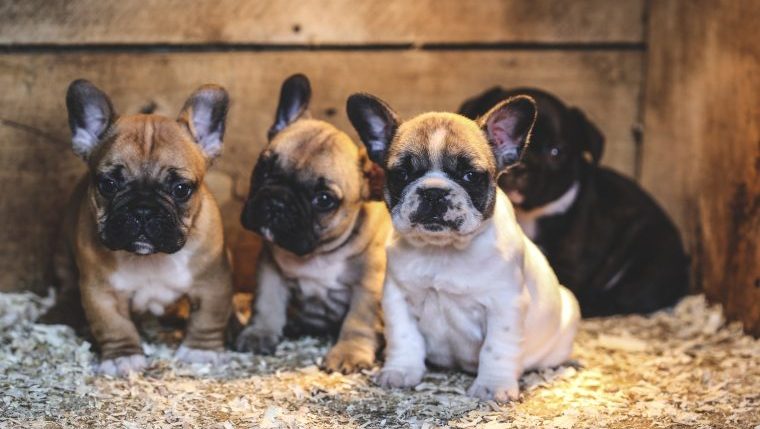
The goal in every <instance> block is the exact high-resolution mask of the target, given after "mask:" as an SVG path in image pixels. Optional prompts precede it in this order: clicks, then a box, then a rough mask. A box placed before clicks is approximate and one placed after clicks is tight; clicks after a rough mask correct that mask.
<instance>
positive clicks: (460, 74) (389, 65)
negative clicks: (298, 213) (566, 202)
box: [0, 0, 644, 290]
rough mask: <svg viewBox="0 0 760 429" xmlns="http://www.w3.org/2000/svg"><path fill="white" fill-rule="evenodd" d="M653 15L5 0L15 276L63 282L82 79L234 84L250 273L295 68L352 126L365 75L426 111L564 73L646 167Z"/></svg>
mask: <svg viewBox="0 0 760 429" xmlns="http://www.w3.org/2000/svg"><path fill="white" fill-rule="evenodd" d="M431 11H434V13H431ZM643 15H644V8H643V0H626V1H623V2H609V1H607V0H582V1H575V2H566V1H564V0H536V1H531V2H524V1H519V0H514V1H511V0H510V1H502V0H478V1H475V0H425V1H414V2H410V1H405V0H391V1H380V0H367V1H361V2H357V1H350V0H333V1H311V0H300V1H295V0H281V1H269V2H264V1H250V2H243V1H227V0H221V1H211V0H208V1H193V2H190V3H188V2H186V1H179V0H168V1H159V0H154V1H103V0H81V1H71V2H52V3H51V2H46V1H42V0H27V1H8V2H2V3H0V88H2V92H0V145H1V146H0V189H2V190H3V197H2V199H0V222H2V224H3V228H2V229H0V290H17V289H29V288H31V289H40V288H43V287H44V286H45V285H46V283H47V281H48V280H47V278H46V271H45V266H46V261H47V255H48V254H49V250H50V248H51V246H52V240H53V237H54V234H55V231H56V228H57V226H56V225H57V221H58V220H59V215H60V210H61V207H62V205H63V203H64V201H65V199H66V197H67V194H68V192H69V191H70V189H71V187H72V184H73V183H74V181H75V180H76V178H77V177H78V176H79V175H80V174H81V173H82V172H83V170H84V167H83V165H82V163H81V162H80V161H79V160H78V159H76V158H75V157H74V156H73V155H72V154H71V151H70V149H69V143H68V139H69V132H68V129H67V125H66V111H65V107H64V99H63V97H64V93H65V89H66V87H67V85H68V83H69V82H70V81H71V80H73V79H75V78H79V77H84V78H87V79H90V80H92V81H93V82H95V83H96V84H97V85H98V86H100V87H101V88H102V89H104V90H105V91H106V92H108V93H109V94H110V95H111V97H112V99H113V101H114V104H115V106H116V109H117V110H118V111H119V112H122V113H134V112H137V111H139V110H140V109H141V108H142V107H144V106H146V105H149V104H151V103H155V104H156V105H157V111H158V112H159V113H163V114H167V115H175V114H176V112H177V110H178V108H179V107H180V105H181V104H182V102H183V101H184V99H185V97H187V95H188V94H189V93H190V92H191V91H192V90H193V89H194V88H195V87H196V86H198V85H200V84H202V83H205V82H216V83H219V84H222V85H224V86H226V87H227V88H228V89H229V91H230V93H231V95H232V99H233V104H232V108H231V112H230V119H229V121H230V122H229V126H228V132H227V139H226V148H225V153H224V155H223V157H222V158H221V159H220V160H219V161H218V162H217V163H216V164H215V165H214V167H213V173H212V174H210V175H209V182H210V185H211V187H212V189H213V191H214V193H215V195H216V196H217V198H218V199H219V201H220V202H221V205H222V210H223V212H224V215H225V222H226V229H227V233H228V237H229V240H228V241H229V242H230V244H231V245H232V247H233V248H234V249H235V253H236V255H238V257H237V261H238V262H239V263H238V264H237V270H238V273H239V276H238V278H239V280H240V281H241V282H242V283H245V282H248V281H250V276H249V274H250V267H251V266H252V262H253V261H252V256H251V253H253V252H255V249H256V242H255V240H252V238H251V237H252V236H251V235H249V234H247V233H244V232H243V231H242V230H241V228H240V227H239V225H238V215H239V211H240V207H241V202H242V199H243V198H244V196H245V194H246V192H247V182H248V176H249V174H250V173H249V172H250V168H251V166H252V165H253V163H254V161H255V158H256V155H257V154H258V153H259V151H260V150H261V149H262V147H263V146H264V144H265V134H266V130H267V128H268V127H269V125H270V121H271V120H272V118H273V113H274V112H273V111H274V108H275V105H276V102H277V100H276V97H277V94H278V91H279V85H280V83H281V81H282V80H283V79H284V78H285V77H287V76H288V75H290V74H292V73H295V72H304V73H306V74H308V75H309V76H310V78H311V79H312V83H313V87H314V103H313V109H312V110H313V112H314V113H315V116H316V117H318V118H323V119H327V120H330V121H334V122H335V123H336V124H337V125H338V126H339V127H341V128H343V129H344V130H347V131H348V130H351V129H350V127H349V124H348V121H347V119H346V117H345V113H344V110H343V106H344V104H345V99H346V97H347V96H348V95H349V94H351V93H352V92H355V91H359V90H363V91H369V92H373V93H376V94H378V95H380V96H381V97H383V98H385V99H386V100H388V101H389V102H390V103H391V104H392V105H393V106H395V107H396V108H397V109H398V111H399V112H400V113H401V114H402V115H412V114H415V113H419V112H422V111H425V110H432V109H436V110H444V109H445V110H450V109H456V108H457V107H458V105H459V103H460V102H461V101H462V100H464V99H465V98H467V97H469V96H471V95H473V94H475V93H477V92H479V91H481V90H483V89H485V88H487V87H489V86H492V85H496V84H500V85H505V86H517V85H520V86H522V85H531V86H538V87H542V88H546V89H548V90H550V91H553V92H556V93H557V94H558V95H559V96H560V97H562V98H564V99H566V100H567V101H568V102H569V103H571V104H574V105H577V106H580V107H581V108H583V109H584V110H586V112H587V113H588V114H589V116H590V117H591V118H592V119H593V120H594V121H596V122H597V123H598V124H599V126H600V127H601V129H602V130H603V131H604V133H605V134H606V136H607V149H606V151H605V159H604V162H605V163H606V164H607V165H610V166H613V167H615V168H617V169H618V170H621V171H622V172H624V173H627V174H629V175H634V174H635V171H636V170H635V169H636V165H637V153H638V150H637V149H638V147H637V144H636V142H635V141H634V138H633V136H632V133H631V129H632V127H634V126H636V125H637V124H638V122H639V120H640V118H639V112H640V103H639V100H640V95H641V88H642V75H643V61H642V58H643V55H644V44H643V33H644V29H643ZM350 132H351V133H352V135H353V131H352V130H351V131H350Z"/></svg>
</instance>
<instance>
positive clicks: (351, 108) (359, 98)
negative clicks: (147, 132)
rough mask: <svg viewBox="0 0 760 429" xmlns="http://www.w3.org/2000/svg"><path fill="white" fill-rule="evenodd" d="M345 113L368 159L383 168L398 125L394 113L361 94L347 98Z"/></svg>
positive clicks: (371, 97) (377, 101) (368, 95)
mask: <svg viewBox="0 0 760 429" xmlns="http://www.w3.org/2000/svg"><path fill="white" fill-rule="evenodd" d="M346 112H347V113H348V119H349V120H351V124H352V125H353V126H354V128H355V129H356V132H357V133H359V137H360V138H361V140H362V143H364V146H365V147H366V148H367V153H368V154H369V158H370V159H371V160H372V161H373V162H375V163H377V164H378V165H381V166H384V165H385V154H386V153H387V151H388V146H390V144H391V140H393V136H394V135H395V134H396V130H397V129H398V125H399V120H398V116H396V113H395V112H394V111H393V109H391V107H390V106H388V104H387V103H385V102H384V101H383V100H381V99H379V98H377V97H375V96H373V95H370V94H363V93H359V94H353V95H352V96H350V97H348V101H347V102H346Z"/></svg>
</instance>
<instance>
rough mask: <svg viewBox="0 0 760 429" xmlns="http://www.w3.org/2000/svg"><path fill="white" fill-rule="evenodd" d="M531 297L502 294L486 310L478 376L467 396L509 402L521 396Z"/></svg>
mask: <svg viewBox="0 0 760 429" xmlns="http://www.w3.org/2000/svg"><path fill="white" fill-rule="evenodd" d="M528 300H529V297H528V293H527V290H524V291H523V293H522V294H520V295H517V296H509V295H507V294H503V293H502V294H500V295H499V296H497V297H495V298H494V299H493V301H492V302H491V305H490V306H489V308H487V314H486V338H485V341H483V345H482V346H481V348H480V356H479V363H478V375H477V377H476V378H475V381H474V382H473V383H472V386H470V388H469V389H468V390H467V394H468V395H470V396H474V397H476V398H479V399H482V400H491V399H493V400H496V401H497V402H507V401H509V400H515V399H517V398H518V397H519V396H520V385H519V383H518V380H519V379H520V375H521V374H522V371H523V366H522V348H521V344H522V338H523V330H524V323H525V311H526V308H527V305H528Z"/></svg>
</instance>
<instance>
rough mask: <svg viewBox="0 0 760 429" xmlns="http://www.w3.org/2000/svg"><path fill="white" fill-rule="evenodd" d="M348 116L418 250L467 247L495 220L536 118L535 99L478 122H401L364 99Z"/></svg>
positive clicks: (358, 98)
mask: <svg viewBox="0 0 760 429" xmlns="http://www.w3.org/2000/svg"><path fill="white" fill-rule="evenodd" d="M347 110H348V114H349V118H350V119H351V122H352V123H353V125H354V127H355V128H356V130H357V131H358V133H359V135H360V136H361V137H362V141H363V142H364V143H365V145H366V146H367V148H368V149H369V152H370V155H371V156H373V157H374V159H375V161H376V162H380V163H382V165H384V166H385V169H386V177H387V182H386V187H385V201H386V203H387V204H388V207H389V209H390V211H391V217H392V219H393V224H394V227H395V228H396V230H397V231H398V232H399V233H400V234H402V235H404V236H406V237H407V238H409V239H411V241H412V242H413V243H417V244H421V245H424V244H433V245H446V244H449V243H451V242H461V239H462V238H463V237H464V238H466V237H470V236H472V235H474V234H475V233H476V232H477V231H479V230H480V227H481V225H482V223H483V221H484V220H486V219H488V218H490V217H491V215H492V214H493V207H494V201H495V193H496V177H497V174H498V172H499V171H501V170H502V169H503V168H505V167H506V166H508V165H511V164H513V163H514V162H516V161H517V160H518V159H519V156H520V153H521V152H522V150H523V148H524V146H525V145H526V143H527V141H528V136H529V134H530V129H531V127H532V125H533V121H534V120H535V105H534V103H533V101H532V99H530V98H529V97H522V96H521V97H514V98H512V99H510V100H507V101H505V102H503V103H500V104H499V105H497V106H496V107H494V109H492V110H491V111H489V112H488V114H487V115H485V116H484V117H483V119H482V121H480V122H475V121H472V120H469V119H467V118H465V117H463V116H460V115H456V114H452V113H426V114H423V115H420V116H417V117H415V118H413V119H411V120H408V121H406V122H403V123H400V122H399V121H398V119H397V117H396V115H395V113H393V111H392V110H391V109H390V107H389V106H388V105H387V104H385V103H384V102H382V101H381V100H379V99H377V98H375V97H373V96H370V95H366V94H356V95H353V96H351V97H350V98H349V100H348V106H347Z"/></svg>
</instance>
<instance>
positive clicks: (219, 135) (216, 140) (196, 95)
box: [177, 85, 230, 159]
mask: <svg viewBox="0 0 760 429" xmlns="http://www.w3.org/2000/svg"><path fill="white" fill-rule="evenodd" d="M229 106H230V97H229V95H227V91H226V90H225V89H224V88H222V87H221V86H219V85H203V86H201V87H200V88H198V89H197V90H195V92H193V94H192V95H191V96H190V98H188V99H187V101H186V102H185V105H184V107H182V111H181V112H180V114H179V117H178V118H177V120H178V121H179V122H180V123H182V124H184V125H185V126H187V129H188V130H190V134H192V136H193V138H194V139H195V141H196V142H197V143H198V146H200V148H201V150H202V151H203V154H204V155H205V156H206V158H208V159H214V158H216V157H217V156H219V155H220V154H221V153H222V140H223V139H224V126H225V121H226V119H227V110H228V109H229Z"/></svg>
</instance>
